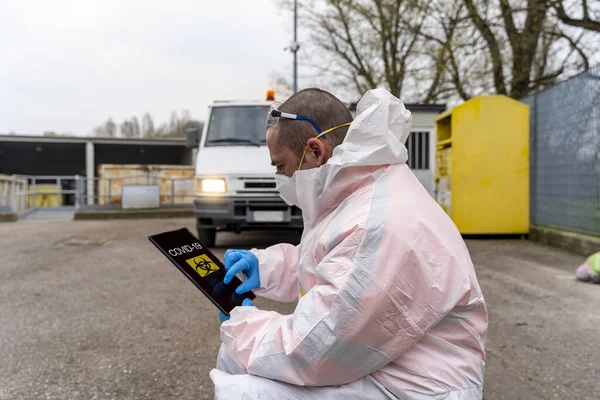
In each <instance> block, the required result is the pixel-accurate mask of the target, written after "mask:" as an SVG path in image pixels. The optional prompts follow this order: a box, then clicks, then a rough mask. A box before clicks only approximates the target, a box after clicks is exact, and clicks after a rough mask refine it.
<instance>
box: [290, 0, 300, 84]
mask: <svg viewBox="0 0 600 400" xmlns="http://www.w3.org/2000/svg"><path fill="white" fill-rule="evenodd" d="M299 48H300V45H299V44H298V0H294V41H293V42H292V45H291V46H290V50H291V51H292V53H294V93H296V92H297V91H298V56H297V54H296V53H297V52H298V49H299Z"/></svg>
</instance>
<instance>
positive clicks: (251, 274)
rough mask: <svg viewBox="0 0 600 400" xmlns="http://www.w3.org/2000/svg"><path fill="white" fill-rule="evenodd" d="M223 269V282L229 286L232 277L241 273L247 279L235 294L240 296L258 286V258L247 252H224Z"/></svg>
mask: <svg viewBox="0 0 600 400" xmlns="http://www.w3.org/2000/svg"><path fill="white" fill-rule="evenodd" d="M225 269H226V270H227V273H226V274H225V278H224V279H223V282H225V284H226V285H227V284H229V282H231V280H232V279H233V277H234V276H236V275H237V274H238V273H239V272H243V273H244V275H246V277H247V278H248V279H247V280H246V281H244V282H242V284H241V285H239V286H238V287H237V288H236V289H235V292H236V293H237V294H242V293H246V292H249V291H250V290H252V289H254V288H257V287H259V286H260V276H259V274H258V258H256V256H255V255H254V253H252V252H250V251H248V250H227V251H226V252H225Z"/></svg>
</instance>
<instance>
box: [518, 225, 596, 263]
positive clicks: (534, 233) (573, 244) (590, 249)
mask: <svg viewBox="0 0 600 400" xmlns="http://www.w3.org/2000/svg"><path fill="white" fill-rule="evenodd" d="M529 239H530V240H532V241H534V242H539V243H541V244H545V245H548V246H553V247H559V248H561V249H564V250H567V251H570V252H571V253H575V254H579V255H582V256H589V255H591V254H593V253H596V252H598V251H600V237H595V236H587V235H582V234H579V233H574V232H569V231H562V230H559V229H554V228H549V227H545V226H538V225H531V227H530V231H529Z"/></svg>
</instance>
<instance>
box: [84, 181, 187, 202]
mask: <svg viewBox="0 0 600 400" xmlns="http://www.w3.org/2000/svg"><path fill="white" fill-rule="evenodd" d="M76 182H77V185H78V188H79V189H78V193H79V195H78V198H77V204H76V207H77V208H121V206H122V191H123V187H124V186H128V185H133V186H139V185H144V186H147V185H151V186H158V187H159V196H160V197H159V204H160V207H163V208H177V207H189V206H191V204H192V202H193V200H194V196H195V193H196V180H195V178H165V177H157V176H149V175H130V176H126V177H116V178H94V179H93V181H92V182H93V183H92V185H93V190H90V181H89V180H88V179H87V178H85V177H82V176H79V177H78V179H77V181H76ZM92 193H93V194H92Z"/></svg>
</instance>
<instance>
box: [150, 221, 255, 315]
mask: <svg viewBox="0 0 600 400" xmlns="http://www.w3.org/2000/svg"><path fill="white" fill-rule="evenodd" d="M148 239H149V240H150V241H151V242H152V243H153V244H154V245H155V246H156V247H157V248H158V249H159V250H160V251H161V252H162V253H163V254H164V255H165V256H166V257H167V258H168V259H169V260H170V261H171V262H172V263H173V264H174V265H175V266H176V267H177V268H179V270H180V271H181V272H182V273H183V274H184V275H185V276H186V277H187V278H188V279H189V280H190V281H191V282H192V283H193V284H194V285H195V286H196V287H197V288H198V289H200V290H201V291H202V292H203V293H204V295H205V296H206V297H208V299H209V300H210V301H212V302H213V304H215V305H216V306H217V308H219V309H220V310H221V311H222V312H223V313H224V314H226V315H228V316H229V313H230V312H231V310H233V308H234V307H236V306H241V305H242V301H243V300H244V299H246V298H249V299H254V298H255V297H256V296H255V295H254V293H252V292H246V293H244V294H237V293H236V292H235V289H236V288H237V287H238V286H239V285H240V284H241V283H242V282H241V281H240V280H239V279H238V278H237V277H234V278H233V279H232V280H231V282H229V284H227V285H226V284H225V283H224V282H223V279H224V278H225V273H226V272H227V271H226V270H225V266H224V265H223V263H222V262H221V261H220V260H219V259H218V258H217V257H215V255H214V254H212V252H211V251H210V250H209V249H208V248H206V247H204V245H203V244H202V243H200V242H199V241H198V239H197V238H196V237H195V236H194V235H193V234H192V233H191V232H190V231H189V230H188V229H186V228H182V229H177V230H173V231H168V232H163V233H159V234H156V235H152V236H149V237H148Z"/></svg>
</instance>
